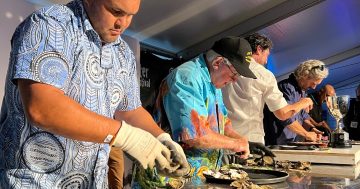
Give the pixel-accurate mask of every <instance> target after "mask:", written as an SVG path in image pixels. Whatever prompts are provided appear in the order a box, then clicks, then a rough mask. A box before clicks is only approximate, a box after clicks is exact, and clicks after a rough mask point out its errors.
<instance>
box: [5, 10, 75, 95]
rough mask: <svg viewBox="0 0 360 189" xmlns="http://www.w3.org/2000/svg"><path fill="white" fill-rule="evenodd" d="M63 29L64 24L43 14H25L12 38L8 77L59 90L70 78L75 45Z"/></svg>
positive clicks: (64, 28)
mask: <svg viewBox="0 0 360 189" xmlns="http://www.w3.org/2000/svg"><path fill="white" fill-rule="evenodd" d="M61 21H63V20H61ZM67 30H68V31H69V29H66V27H65V24H61V22H60V21H59V20H55V19H54V18H53V17H51V16H49V15H45V14H44V13H39V12H38V13H35V14H32V15H31V16H30V17H28V18H27V19H26V20H25V21H24V22H23V23H22V24H21V25H20V26H19V27H18V28H17V29H16V32H15V33H14V35H13V37H12V51H11V55H10V66H11V67H12V68H13V76H12V79H13V80H14V79H29V80H33V81H36V82H41V83H46V84H49V85H52V86H54V87H56V88H59V89H62V90H63V89H64V88H65V87H66V86H67V85H68V82H69V79H70V78H69V77H70V71H71V67H72V62H73V58H71V57H73V52H74V49H73V48H74V46H75V45H74V43H75V41H72V39H73V38H72V37H71V36H69V35H70V34H68V33H67Z"/></svg>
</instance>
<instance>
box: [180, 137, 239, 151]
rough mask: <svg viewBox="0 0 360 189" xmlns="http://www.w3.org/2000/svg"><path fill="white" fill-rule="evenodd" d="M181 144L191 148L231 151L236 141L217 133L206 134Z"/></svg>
mask: <svg viewBox="0 0 360 189" xmlns="http://www.w3.org/2000/svg"><path fill="white" fill-rule="evenodd" d="M183 142H185V143H186V144H187V145H189V146H190V147H193V148H205V149H219V148H222V149H232V148H233V146H234V144H235V143H236V140H235V139H232V138H230V137H227V136H224V135H220V134H218V133H208V134H206V135H204V136H202V137H199V138H196V139H192V140H186V141H183Z"/></svg>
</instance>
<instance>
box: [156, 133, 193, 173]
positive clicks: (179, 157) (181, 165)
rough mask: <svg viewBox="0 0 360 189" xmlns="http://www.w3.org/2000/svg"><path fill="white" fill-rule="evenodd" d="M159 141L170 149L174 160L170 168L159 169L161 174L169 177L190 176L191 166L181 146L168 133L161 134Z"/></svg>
mask: <svg viewBox="0 0 360 189" xmlns="http://www.w3.org/2000/svg"><path fill="white" fill-rule="evenodd" d="M157 139H158V140H159V141H161V142H162V143H163V144H164V145H165V146H167V147H168V148H169V149H170V151H171V160H172V162H171V163H170V166H169V167H165V169H159V168H158V169H159V170H158V171H159V173H160V174H163V175H166V176H169V177H180V176H184V175H186V174H188V173H189V171H190V166H189V163H188V162H187V160H186V156H185V153H184V151H183V149H182V148H181V146H180V145H179V144H178V143H176V142H174V141H173V140H172V139H171V137H170V135H169V134H168V133H162V134H160V135H159V136H158V137H157Z"/></svg>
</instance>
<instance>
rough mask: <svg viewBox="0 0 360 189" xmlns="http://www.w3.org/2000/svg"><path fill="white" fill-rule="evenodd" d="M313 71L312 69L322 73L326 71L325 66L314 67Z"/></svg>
mask: <svg viewBox="0 0 360 189" xmlns="http://www.w3.org/2000/svg"><path fill="white" fill-rule="evenodd" d="M311 69H312V70H314V69H318V70H320V71H324V70H325V65H320V66H314V67H312V68H311Z"/></svg>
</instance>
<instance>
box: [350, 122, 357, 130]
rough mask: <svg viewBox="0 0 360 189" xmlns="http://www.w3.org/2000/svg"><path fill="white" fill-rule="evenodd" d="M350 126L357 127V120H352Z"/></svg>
mask: <svg viewBox="0 0 360 189" xmlns="http://www.w3.org/2000/svg"><path fill="white" fill-rule="evenodd" d="M350 127H351V128H357V127H358V122H357V121H352V122H351V123H350Z"/></svg>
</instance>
